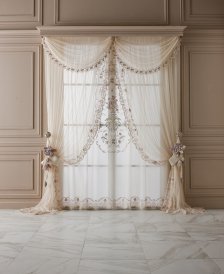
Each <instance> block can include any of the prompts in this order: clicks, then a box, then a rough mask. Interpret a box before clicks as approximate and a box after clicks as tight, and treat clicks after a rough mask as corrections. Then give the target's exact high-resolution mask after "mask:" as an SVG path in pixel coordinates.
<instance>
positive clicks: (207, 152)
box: [184, 146, 224, 197]
mask: <svg viewBox="0 0 224 274" xmlns="http://www.w3.org/2000/svg"><path fill="white" fill-rule="evenodd" d="M203 161H204V165H205V168H204V169H203V172H204V171H208V172H209V168H211V167H210V165H209V161H222V162H223V161H224V147H222V148H220V149H218V148H214V147H212V146H210V147H209V148H208V147H188V149H187V152H186V154H185V172H184V182H185V194H186V196H187V197H204V196H207V197H220V196H223V197H224V186H220V187H218V186H214V179H215V181H217V180H220V182H221V183H222V182H223V178H222V174H213V173H214V172H213V173H212V170H211V174H212V176H215V177H213V179H212V180H211V184H208V185H205V183H204V182H202V184H201V186H197V185H194V182H193V179H192V176H193V174H192V168H193V165H194V164H195V163H197V162H198V163H200V162H203ZM206 161H207V163H206ZM200 172H202V170H198V173H197V176H199V175H200V174H201V173H200ZM199 177H200V176H199ZM218 177H220V178H218ZM202 185H203V186H202ZM220 185H221V184H220Z"/></svg>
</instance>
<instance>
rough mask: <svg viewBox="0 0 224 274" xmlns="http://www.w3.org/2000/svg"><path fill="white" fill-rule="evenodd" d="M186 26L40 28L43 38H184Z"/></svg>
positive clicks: (38, 28)
mask: <svg viewBox="0 0 224 274" xmlns="http://www.w3.org/2000/svg"><path fill="white" fill-rule="evenodd" d="M185 29H186V26H40V27H37V30H38V31H39V34H40V35H42V36H54V35H56V36H60V35H64V36H70V35H88V36H91V35H94V36H95V35H109V36H119V35H149V34H150V35H176V36H183V32H184V30H185Z"/></svg>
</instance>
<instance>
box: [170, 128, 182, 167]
mask: <svg viewBox="0 0 224 274" xmlns="http://www.w3.org/2000/svg"><path fill="white" fill-rule="evenodd" d="M180 135H181V134H180V133H177V141H176V144H174V145H173V146H172V148H171V151H172V153H173V155H172V156H171V157H170V159H169V162H170V164H171V166H174V165H177V166H181V165H182V163H183V162H184V150H185V149H186V146H185V145H183V144H181V142H180Z"/></svg>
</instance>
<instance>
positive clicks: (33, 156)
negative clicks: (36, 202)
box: [0, 147, 42, 203]
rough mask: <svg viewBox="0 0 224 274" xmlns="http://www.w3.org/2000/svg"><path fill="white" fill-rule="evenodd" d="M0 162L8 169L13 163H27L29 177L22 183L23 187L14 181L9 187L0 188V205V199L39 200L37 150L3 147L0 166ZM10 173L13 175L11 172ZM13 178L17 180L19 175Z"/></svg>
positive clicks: (39, 168)
mask: <svg viewBox="0 0 224 274" xmlns="http://www.w3.org/2000/svg"><path fill="white" fill-rule="evenodd" d="M2 161H3V163H4V165H6V166H7V165H8V169H10V167H11V166H10V165H11V163H13V162H14V163H16V162H18V163H22V164H23V163H28V165H29V168H30V170H27V172H29V173H30V176H31V177H30V178H29V181H27V182H24V183H23V184H24V185H23V186H18V184H17V182H16V181H15V182H11V185H10V187H8V186H6V187H3V186H1V188H0V203H1V201H2V199H39V198H40V197H41V177H42V176H41V166H40V161H41V150H40V149H39V148H23V149H20V148H18V149H15V148H14V149H11V148H6V147H5V148H3V149H1V150H0V165H1V162H2ZM11 172H12V173H13V170H11ZM14 172H15V171H14ZM21 175H22V174H21ZM15 176H16V177H17V178H18V180H19V176H20V174H15ZM3 179H4V178H2V179H1V180H3ZM5 179H6V178H5ZM26 183H27V184H26Z"/></svg>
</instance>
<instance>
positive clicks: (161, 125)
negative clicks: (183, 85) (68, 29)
mask: <svg viewBox="0 0 224 274" xmlns="http://www.w3.org/2000/svg"><path fill="white" fill-rule="evenodd" d="M44 48H45V59H46V61H45V71H46V76H45V78H46V79H47V81H46V92H47V110H48V128H49V131H50V132H51V137H50V138H48V144H47V147H46V148H45V159H44V161H43V168H44V173H45V189H44V195H43V198H42V200H41V201H40V203H39V204H38V205H37V206H36V207H34V208H31V209H27V210H26V211H28V212H33V213H35V214H42V213H46V212H52V211H54V210H58V209H61V208H63V207H64V206H65V207H69V208H87V209H89V208H108V209H109V208H124V209H126V208H155V207H156V208H158V207H159V208H162V209H163V210H165V211H166V212H178V211H182V212H184V213H187V212H192V209H191V208H190V207H189V206H188V205H187V204H186V203H185V199H184V193H183V185H182V162H183V155H182V152H183V149H184V146H182V145H181V144H180V142H179V139H177V143H176V134H177V132H179V123H180V111H179V108H180V100H179V99H180V98H179V97H180V96H179V93H180V90H179V38H178V37H175V36H170V37H168V36H166V37H160V36H158V35H156V36H136V37H134V36H131V37H127V36H126V37H113V38H112V37H91V38H90V37H54V38H49V37H45V39H44ZM49 142H50V144H49ZM175 143H176V144H175ZM172 147H174V148H175V149H173V150H171V148H172ZM177 148H178V149H179V148H180V149H179V150H178V149H177ZM49 151H50V153H49ZM172 153H173V156H172ZM171 156H172V161H170V163H169V159H170V157H171ZM174 159H175V161H174ZM170 164H171V167H170ZM168 173H169V176H168ZM61 187H62V188H63V190H62V192H63V193H62V194H61ZM43 205H44V206H43Z"/></svg>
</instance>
